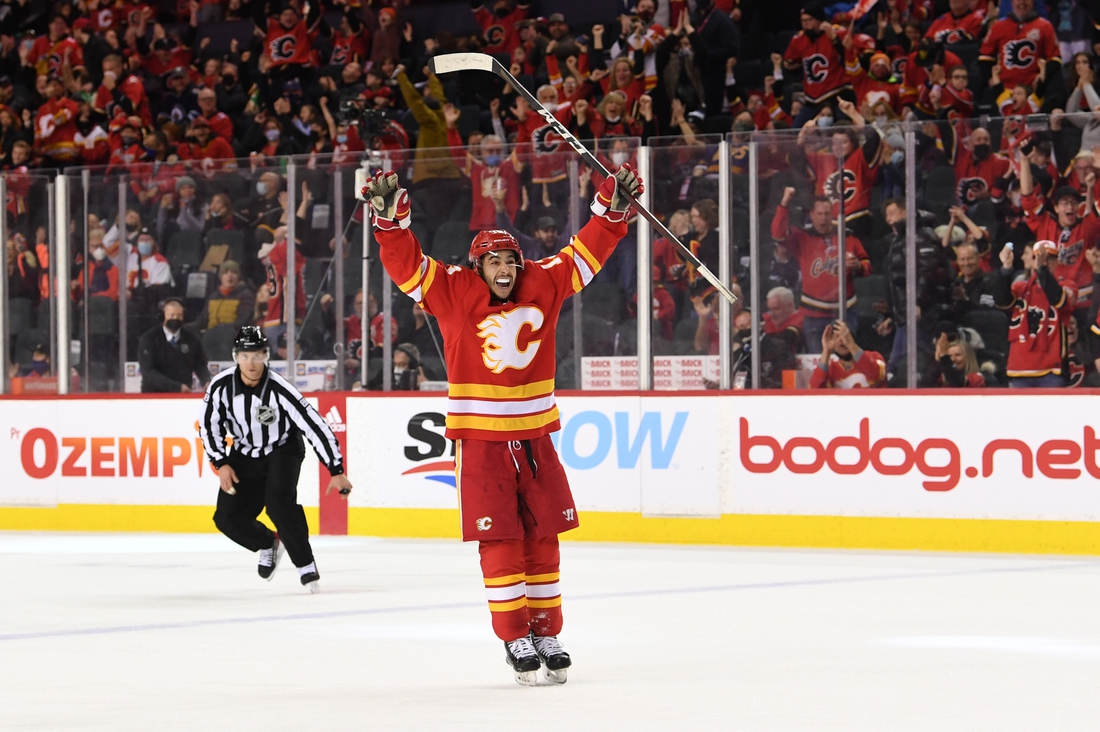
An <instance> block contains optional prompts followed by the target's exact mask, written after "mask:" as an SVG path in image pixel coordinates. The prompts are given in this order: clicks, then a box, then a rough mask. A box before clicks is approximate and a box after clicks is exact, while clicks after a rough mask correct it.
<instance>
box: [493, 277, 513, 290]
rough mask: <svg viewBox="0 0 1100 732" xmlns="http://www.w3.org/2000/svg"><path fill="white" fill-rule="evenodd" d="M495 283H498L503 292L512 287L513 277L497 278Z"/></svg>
mask: <svg viewBox="0 0 1100 732" xmlns="http://www.w3.org/2000/svg"><path fill="white" fill-rule="evenodd" d="M494 282H496V284H497V287H499V288H501V289H502V290H503V289H506V288H509V287H511V286H512V278H511V277H497V278H496V280H494Z"/></svg>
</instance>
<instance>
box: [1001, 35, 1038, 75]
mask: <svg viewBox="0 0 1100 732" xmlns="http://www.w3.org/2000/svg"><path fill="white" fill-rule="evenodd" d="M1037 56H1038V51H1037V49H1036V47H1035V41H1033V40H1031V39H1030V38H1020V39H1016V40H1011V41H1008V42H1007V43H1005V47H1004V57H1003V58H1004V65H1005V68H1006V69H1029V68H1031V66H1032V65H1033V64H1034V63H1035V59H1036V58H1037Z"/></svg>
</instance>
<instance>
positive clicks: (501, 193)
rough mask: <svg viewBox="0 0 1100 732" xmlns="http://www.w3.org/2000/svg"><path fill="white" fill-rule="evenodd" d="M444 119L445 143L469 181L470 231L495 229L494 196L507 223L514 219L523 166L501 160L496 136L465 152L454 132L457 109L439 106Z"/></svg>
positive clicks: (512, 158)
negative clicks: (470, 198)
mask: <svg viewBox="0 0 1100 732" xmlns="http://www.w3.org/2000/svg"><path fill="white" fill-rule="evenodd" d="M443 115H444V117H445V118H446V120H447V142H448V144H449V145H450V148H451V156H452V157H453V158H454V161H455V164H457V165H459V166H460V169H461V170H462V172H463V174H464V175H465V176H466V177H468V178H469V179H470V183H471V186H470V195H471V196H473V211H472V213H471V214H470V231H482V230H483V229H492V228H494V227H495V226H496V219H497V207H496V202H497V197H499V199H500V204H501V206H502V207H503V209H504V211H505V213H506V215H507V216H508V219H509V221H513V220H515V216H516V211H517V210H518V209H519V205H520V188H521V183H520V173H521V172H522V170H523V165H522V164H521V163H520V162H519V158H518V157H517V156H516V155H514V154H512V155H508V156H507V157H505V155H504V153H505V150H504V143H503V142H501V139H500V138H499V137H497V136H496V135H485V136H484V137H482V138H481V144H480V145H478V147H477V150H476V152H477V153H478V154H477V155H475V150H474V148H473V146H472V145H471V147H470V149H469V150H467V149H465V148H464V147H463V145H462V136H461V135H459V133H458V120H459V118H460V117H461V116H462V112H461V110H459V109H458V108H456V107H455V106H454V105H451V104H448V105H445V106H444V107H443Z"/></svg>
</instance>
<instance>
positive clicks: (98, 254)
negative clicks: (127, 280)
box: [72, 229, 118, 302]
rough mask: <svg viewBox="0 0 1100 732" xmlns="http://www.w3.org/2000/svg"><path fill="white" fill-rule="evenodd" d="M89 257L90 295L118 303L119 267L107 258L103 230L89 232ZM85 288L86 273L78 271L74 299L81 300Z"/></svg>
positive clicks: (74, 283)
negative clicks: (107, 298)
mask: <svg viewBox="0 0 1100 732" xmlns="http://www.w3.org/2000/svg"><path fill="white" fill-rule="evenodd" d="M88 255H89V257H90V261H89V262H88V294H89V295H90V296H91V297H109V298H111V299H112V300H114V301H115V302H118V267H116V266H115V263H114V262H112V261H111V260H110V259H108V257H107V248H106V247H105V246H103V229H91V230H90V231H89V232H88ZM83 288H84V273H83V271H82V269H78V270H77V273H76V277H75V278H74V280H73V288H72V289H73V299H75V300H80V299H81V293H82V292H83Z"/></svg>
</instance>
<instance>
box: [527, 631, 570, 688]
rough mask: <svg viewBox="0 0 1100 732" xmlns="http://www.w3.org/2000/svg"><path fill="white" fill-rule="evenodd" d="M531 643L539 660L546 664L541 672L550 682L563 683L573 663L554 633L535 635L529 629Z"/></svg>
mask: <svg viewBox="0 0 1100 732" xmlns="http://www.w3.org/2000/svg"><path fill="white" fill-rule="evenodd" d="M530 638H531V644H532V645H533V646H534V647H535V652H536V653H537V654H538V656H539V660H540V661H542V663H543V665H545V666H546V668H545V670H544V671H543V673H544V674H545V676H546V680H547V681H549V682H550V683H551V684H564V683H565V682H566V679H567V677H568V675H569V667H570V666H572V665H573V661H572V660H570V658H569V654H568V653H566V652H565V649H564V648H563V647H562V645H561V642H560V641H559V640H558V637H557V636H556V635H535V632H534V631H531V636H530Z"/></svg>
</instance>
